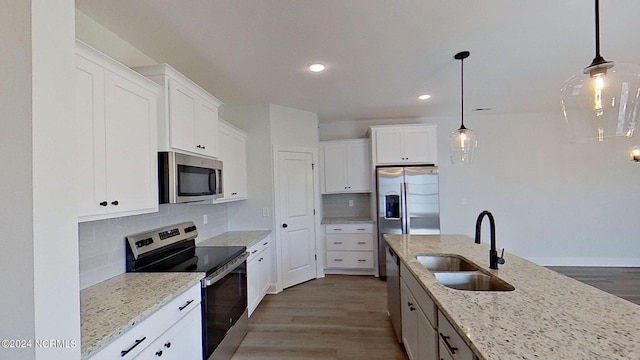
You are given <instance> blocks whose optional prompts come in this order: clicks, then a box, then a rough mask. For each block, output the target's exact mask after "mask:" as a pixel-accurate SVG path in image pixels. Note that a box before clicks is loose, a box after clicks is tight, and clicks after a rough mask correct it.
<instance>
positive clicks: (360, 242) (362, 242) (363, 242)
mask: <svg viewBox="0 0 640 360" xmlns="http://www.w3.org/2000/svg"><path fill="white" fill-rule="evenodd" d="M366 243H367V242H366V241H358V245H365V244H366Z"/></svg>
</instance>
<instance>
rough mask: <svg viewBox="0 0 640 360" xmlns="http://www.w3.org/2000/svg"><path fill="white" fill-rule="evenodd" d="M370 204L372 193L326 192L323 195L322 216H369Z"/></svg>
mask: <svg viewBox="0 0 640 360" xmlns="http://www.w3.org/2000/svg"><path fill="white" fill-rule="evenodd" d="M351 203H353V205H352V206H349V205H350V204H351ZM370 204H371V194H326V195H322V216H323V217H369V216H371V206H370Z"/></svg>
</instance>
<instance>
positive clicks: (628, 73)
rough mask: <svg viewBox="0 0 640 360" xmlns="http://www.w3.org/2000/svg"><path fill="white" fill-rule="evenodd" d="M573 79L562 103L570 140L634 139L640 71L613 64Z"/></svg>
mask: <svg viewBox="0 0 640 360" xmlns="http://www.w3.org/2000/svg"><path fill="white" fill-rule="evenodd" d="M609 64H610V67H609V68H608V69H606V68H604V69H603V68H601V69H596V70H597V71H589V70H590V69H592V67H589V68H587V69H586V70H585V71H584V72H583V73H581V74H578V75H575V76H573V77H572V78H570V79H569V80H568V81H567V82H566V83H565V85H564V86H563V88H562V92H561V100H562V110H563V112H564V118H565V121H566V123H567V126H568V130H569V136H570V137H571V138H572V139H573V140H574V141H576V142H589V141H596V142H597V141H604V140H605V139H607V138H612V137H631V136H633V134H634V132H635V130H636V123H637V120H638V112H639V111H640V68H639V67H638V66H636V65H630V64H615V65H613V63H609Z"/></svg>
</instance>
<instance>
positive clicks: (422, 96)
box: [418, 94, 431, 100]
mask: <svg viewBox="0 0 640 360" xmlns="http://www.w3.org/2000/svg"><path fill="white" fill-rule="evenodd" d="M430 98H431V95H429V94H422V95H418V100H427V99H430Z"/></svg>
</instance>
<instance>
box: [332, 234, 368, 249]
mask: <svg viewBox="0 0 640 360" xmlns="http://www.w3.org/2000/svg"><path fill="white" fill-rule="evenodd" d="M326 240H327V250H329V251H331V250H342V251H345V250H346V251H372V250H373V236H372V235H371V234H327V235H326Z"/></svg>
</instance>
